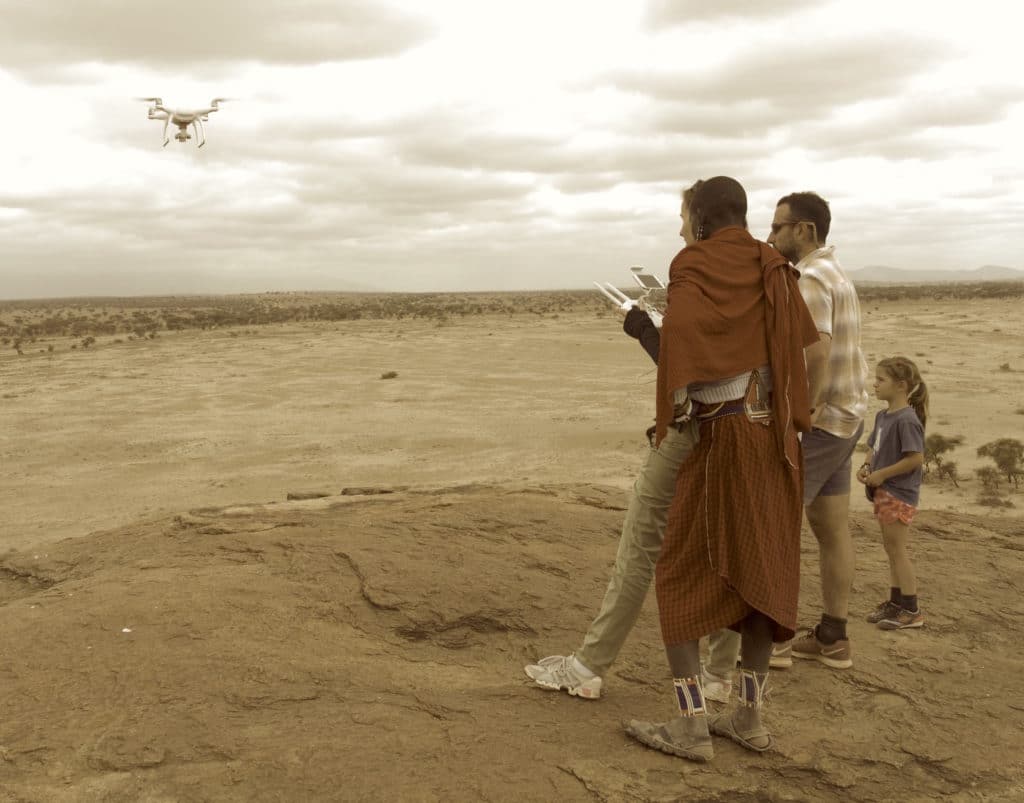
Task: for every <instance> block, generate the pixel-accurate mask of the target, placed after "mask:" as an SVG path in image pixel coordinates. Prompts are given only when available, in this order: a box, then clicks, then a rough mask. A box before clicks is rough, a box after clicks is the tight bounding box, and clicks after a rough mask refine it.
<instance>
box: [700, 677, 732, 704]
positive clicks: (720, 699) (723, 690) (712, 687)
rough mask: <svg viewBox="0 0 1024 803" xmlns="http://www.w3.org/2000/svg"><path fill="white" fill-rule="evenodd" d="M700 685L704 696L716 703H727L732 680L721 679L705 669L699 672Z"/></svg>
mask: <svg viewBox="0 0 1024 803" xmlns="http://www.w3.org/2000/svg"><path fill="white" fill-rule="evenodd" d="M700 676H701V685H702V686H703V687H704V696H705V697H706V698H707V699H709V700H714V701H715V702H716V703H727V702H729V697H730V696H731V695H732V678H731V677H721V676H720V675H716V674H714V673H712V672H708V670H706V669H701V670H700Z"/></svg>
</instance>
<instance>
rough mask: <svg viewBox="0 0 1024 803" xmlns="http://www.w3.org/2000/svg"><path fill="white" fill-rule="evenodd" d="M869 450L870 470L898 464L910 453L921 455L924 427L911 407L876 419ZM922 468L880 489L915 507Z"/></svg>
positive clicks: (887, 483)
mask: <svg viewBox="0 0 1024 803" xmlns="http://www.w3.org/2000/svg"><path fill="white" fill-rule="evenodd" d="M868 446H870V447H871V448H872V449H873V450H874V452H875V454H874V456H873V457H872V458H871V470H872V471H877V470H878V469H880V468H885V467H886V466H891V465H893V464H894V463H898V462H899V461H900V460H902V459H903V458H904V457H905V456H906V455H907V454H908V453H910V452H921V453H924V427H923V426H921V419H920V418H918V417H917V413H916V412H914V408H913V407H904V408H903V409H902V410H897V411H896V412H895V413H890V412H889V411H888V410H882V411H880V412H879V413H878V415H876V416H875V428H874V429H873V430H871V434H870V435H869V436H868ZM921 476H922V471H921V467H920V466H918V467H917V468H915V469H914V470H913V471H908V472H906V473H905V474H897V475H896V476H895V477H889V479H887V480H886V481H885V482H883V483H882V485H881V488H882V489H883V490H885V491H888V492H889V493H891V494H892V495H893V496H895V497H896V498H897V499H900V500H902V501H904V502H906V503H907V504H908V505H913V506H914V507H917V503H918V500H919V499H920V496H921Z"/></svg>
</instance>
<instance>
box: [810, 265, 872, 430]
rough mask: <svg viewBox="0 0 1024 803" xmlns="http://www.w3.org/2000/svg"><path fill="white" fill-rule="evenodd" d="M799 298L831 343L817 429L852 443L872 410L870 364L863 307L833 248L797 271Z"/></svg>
mask: <svg viewBox="0 0 1024 803" xmlns="http://www.w3.org/2000/svg"><path fill="white" fill-rule="evenodd" d="M796 269H797V270H798V271H800V281H799V284H798V286H799V288H800V294H801V295H802V296H803V297H804V301H805V302H806V303H807V308H808V309H809V310H810V311H811V317H812V318H813V319H814V324H815V326H816V327H817V328H818V331H819V332H820V333H822V334H826V335H829V336H830V337H831V338H832V347H831V349H830V351H829V356H828V369H827V375H826V377H825V384H824V388H823V409H822V411H821V414H820V415H819V416H818V418H817V420H816V421H815V422H814V426H815V427H816V428H818V429H823V430H825V432H828V433H830V434H832V435H835V436H836V437H839V438H850V437H852V436H853V435H854V433H855V432H856V431H857V427H859V426H860V424H861V422H862V421H863V420H864V415H865V414H866V413H867V409H868V390H867V384H868V364H867V361H866V360H865V359H864V353H863V352H862V351H861V348H860V302H859V301H858V299H857V290H856V289H855V288H854V286H853V282H851V281H850V279H849V277H848V276H847V275H846V273H845V272H844V271H843V269H842V268H841V267H840V265H839V261H838V260H837V259H836V256H835V247H834V246H831V245H829V246H825V247H824V248H819V249H818V250H816V251H812V252H811V253H810V254H808V255H807V256H805V257H804V258H803V259H801V260H800V262H799V263H798V264H797V265H796Z"/></svg>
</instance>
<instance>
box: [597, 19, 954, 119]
mask: <svg viewBox="0 0 1024 803" xmlns="http://www.w3.org/2000/svg"><path fill="white" fill-rule="evenodd" d="M944 55H946V56H948V47H947V46H940V44H939V43H938V42H934V41H932V40H929V39H915V38H913V37H904V38H903V39H902V40H901V41H900V45H899V47H893V43H892V39H891V37H890V36H884V37H883V36H880V37H878V38H876V39H865V38H858V39H854V40H842V39H840V40H830V39H827V38H821V39H815V40H813V41H810V42H807V43H805V44H804V45H803V46H801V47H800V48H790V47H787V46H784V45H783V44H782V43H778V44H771V43H766V44H765V45H764V46H763V47H758V48H753V49H749V50H746V51H744V52H743V53H742V54H741V55H740V56H738V57H735V58H732V59H730V60H726V61H725V62H723V63H722V64H718V65H713V66H710V67H703V68H702V67H701V65H699V64H698V65H695V64H688V65H687V66H686V67H685V68H683V67H680V68H679V69H678V70H672V71H660V72H652V71H647V70H618V71H612V72H609V73H606V74H605V75H604V76H603V77H602V78H600V79H598V82H597V84H598V85H611V86H614V87H616V88H617V89H619V90H620V91H623V92H627V93H633V94H639V95H642V96H645V97H647V98H650V99H654V100H659V101H669V102H673V103H700V104H712V105H720V106H724V107H727V108H728V107H730V106H731V105H732V104H737V103H744V104H751V103H760V104H762V105H763V107H764V109H765V112H766V113H767V114H769V115H770V117H771V119H773V120H777V119H781V118H783V117H786V118H788V119H791V120H801V119H807V118H808V117H818V116H821V115H823V114H825V113H828V112H829V111H831V110H832V109H833V108H835V107H836V106H842V105H846V104H851V103H856V102H859V101H864V100H873V99H877V98H880V97H889V96H891V95H893V94H895V93H896V92H897V90H899V89H901V88H903V87H904V86H905V85H906V84H907V83H908V81H909V80H910V79H911V78H912V77H913V76H915V75H917V74H919V73H922V72H925V71H927V70H928V69H929V68H931V67H932V66H934V65H935V64H937V63H938V62H939V61H940V59H941V58H942V57H943V56H944Z"/></svg>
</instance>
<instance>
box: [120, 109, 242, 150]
mask: <svg viewBox="0 0 1024 803" xmlns="http://www.w3.org/2000/svg"><path fill="white" fill-rule="evenodd" d="M139 100H144V101H146V102H148V103H152V104H153V105H152V106H150V107H149V119H150V120H163V121H164V145H163V146H164V147H165V148H166V147H167V143H168V142H170V141H171V140H170V138H169V137H168V136H167V128H168V127H169V126H170V125H171V123H174V125H176V126H178V133H177V134H175V135H174V138H175V139H176V140H178V142H187V141H188V140H190V139H192V135H191V134H189V133H188V127H189V126H192V130H193V131H195V133H196V139H197V146H198V147H200V148H201V147H203V145H205V144H206V129H205V128H203V123H204V122H205V121H207V120H209V119H210V114H211V113H212V112H215V111H218V110H219V105H218V104H220V103H223V102H224V101H225V100H227V98H214V99H213V100H211V101H210V105H209V106H207V107H206V108H205V109H169V108H167V107H166V106H164V102H163V100H161V99H160V98H139Z"/></svg>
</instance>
